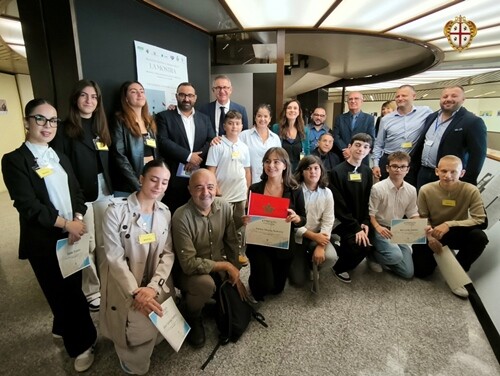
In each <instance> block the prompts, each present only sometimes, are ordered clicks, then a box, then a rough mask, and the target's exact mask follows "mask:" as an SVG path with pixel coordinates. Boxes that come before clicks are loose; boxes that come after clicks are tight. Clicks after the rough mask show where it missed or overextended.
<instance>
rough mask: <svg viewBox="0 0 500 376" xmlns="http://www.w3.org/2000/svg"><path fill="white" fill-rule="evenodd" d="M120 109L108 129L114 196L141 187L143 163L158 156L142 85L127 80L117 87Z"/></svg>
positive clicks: (154, 130) (125, 194)
mask: <svg viewBox="0 0 500 376" xmlns="http://www.w3.org/2000/svg"><path fill="white" fill-rule="evenodd" d="M120 103H121V109H120V111H118V112H117V113H116V123H115V125H114V127H113V128H112V131H111V137H112V140H113V142H112V148H111V149H112V157H113V163H114V164H115V165H116V168H114V169H113V176H112V177H113V187H114V189H115V192H114V194H115V196H119V197H125V196H128V195H129V194H130V193H132V192H136V191H138V190H139V189H140V184H139V177H140V176H141V172H142V168H143V167H144V165H145V164H146V163H148V162H149V161H150V160H152V159H156V158H157V157H158V152H157V149H156V123H155V121H154V118H153V117H152V116H151V115H150V114H149V109H148V103H147V101H146V95H145V93H144V87H143V86H142V85H141V84H140V83H139V82H137V81H133V82H132V81H127V82H125V83H124V84H123V85H122V87H121V89H120Z"/></svg>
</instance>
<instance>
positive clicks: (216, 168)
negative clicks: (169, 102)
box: [206, 110, 252, 265]
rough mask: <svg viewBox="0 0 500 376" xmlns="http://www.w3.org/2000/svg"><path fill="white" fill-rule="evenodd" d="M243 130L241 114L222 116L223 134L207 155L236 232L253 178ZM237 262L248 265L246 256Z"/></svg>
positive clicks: (240, 224) (218, 190) (219, 193)
mask: <svg viewBox="0 0 500 376" xmlns="http://www.w3.org/2000/svg"><path fill="white" fill-rule="evenodd" d="M242 129H243V123H242V115H241V113H239V112H238V111H234V110H230V111H228V112H227V114H226V117H225V119H224V130H225V132H226V134H225V135H223V136H222V137H221V142H220V143H219V144H218V145H212V146H210V149H209V150H208V156H207V163H206V165H207V169H209V170H210V171H213V172H214V173H215V176H216V178H217V195H219V196H221V197H222V198H223V199H225V200H226V201H227V202H229V203H230V204H231V207H232V208H233V219H234V224H235V226H236V229H237V231H238V234H241V227H242V226H243V222H242V219H241V218H242V216H243V215H244V214H245V204H246V198H247V191H248V187H249V186H250V184H251V181H252V175H251V170H250V151H249V150H248V146H246V145H245V143H243V142H241V141H240V140H239V135H240V133H241V131H242ZM240 263H241V264H242V265H247V264H248V259H247V258H246V257H245V256H243V255H240Z"/></svg>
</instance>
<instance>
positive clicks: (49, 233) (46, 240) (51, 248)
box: [2, 144, 87, 259]
mask: <svg viewBox="0 0 500 376" xmlns="http://www.w3.org/2000/svg"><path fill="white" fill-rule="evenodd" d="M57 155H58V156H59V158H60V161H59V163H60V164H61V166H62V167H63V168H64V170H65V171H66V173H67V174H68V186H69V193H70V197H71V205H72V208H73V213H76V212H78V213H81V214H85V212H86V210H87V207H86V206H85V199H84V197H83V194H82V191H81V189H80V187H79V185H78V180H77V179H76V177H75V174H74V173H73V169H72V168H71V163H70V161H69V159H68V158H67V157H66V156H65V155H64V154H61V153H57ZM33 166H35V157H34V156H33V154H32V153H31V151H30V150H29V149H28V147H27V146H26V145H25V144H23V145H21V147H20V148H18V149H16V150H14V151H12V152H10V153H8V154H5V155H4V156H3V158H2V173H3V179H4V182H5V185H6V186H7V189H8V190H9V194H10V198H11V199H12V200H14V207H15V208H16V209H17V211H18V212H19V224H20V236H19V258H20V259H26V258H29V257H30V255H31V254H33V253H35V252H36V253H38V254H40V253H44V254H49V253H50V252H54V253H55V246H56V241H57V240H58V239H61V238H63V237H65V236H67V234H66V235H64V234H63V232H62V230H61V229H60V228H57V227H54V224H55V223H56V219H57V216H58V211H57V209H56V208H55V207H54V205H53V204H52V202H51V201H50V198H49V193H48V191H47V187H46V186H45V181H44V179H42V178H40V177H39V176H38V175H37V174H36V172H35V171H34V170H33Z"/></svg>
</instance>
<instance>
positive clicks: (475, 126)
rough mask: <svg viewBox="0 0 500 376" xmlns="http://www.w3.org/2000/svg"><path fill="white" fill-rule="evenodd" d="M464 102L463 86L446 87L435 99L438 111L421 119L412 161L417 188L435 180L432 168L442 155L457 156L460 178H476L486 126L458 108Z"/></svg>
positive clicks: (485, 137)
mask: <svg viewBox="0 0 500 376" xmlns="http://www.w3.org/2000/svg"><path fill="white" fill-rule="evenodd" d="M464 101H465V93H464V89H463V87H461V86H451V87H446V88H444V89H443V91H442V93H441V98H440V101H439V102H440V103H439V104H440V107H441V110H439V111H437V112H434V113H433V114H431V115H429V116H428V117H427V119H426V120H425V124H424V129H423V132H422V134H421V136H420V138H419V140H418V142H417V147H416V153H415V155H414V158H416V161H421V165H420V168H419V171H418V175H417V189H420V187H421V186H422V185H424V184H427V183H430V182H432V181H436V180H438V177H437V176H436V173H435V168H436V166H437V162H438V161H439V160H440V159H441V158H442V157H444V156H445V155H455V156H457V157H459V158H460V159H461V160H462V163H463V167H464V169H465V175H464V176H463V177H462V179H461V180H463V181H465V182H467V183H471V184H474V185H476V184H477V177H478V176H479V173H480V172H481V168H482V167H483V163H484V160H485V158H486V145H487V134H486V125H485V124H484V121H483V119H481V118H480V117H478V116H476V115H474V114H473V113H472V112H469V111H467V110H466V109H465V107H462V105H463V103H464ZM419 164H420V163H419Z"/></svg>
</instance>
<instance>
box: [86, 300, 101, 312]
mask: <svg viewBox="0 0 500 376" xmlns="http://www.w3.org/2000/svg"><path fill="white" fill-rule="evenodd" d="M88 305H89V310H90V312H99V308H100V306H101V298H100V297H99V298H95V299H94V300H92V301H90V302H88Z"/></svg>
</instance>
